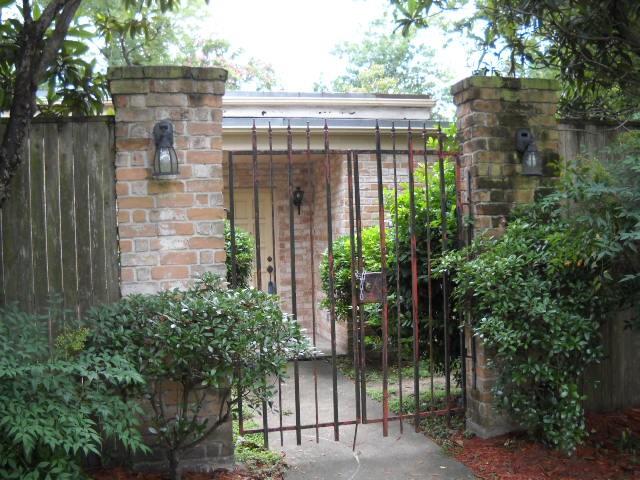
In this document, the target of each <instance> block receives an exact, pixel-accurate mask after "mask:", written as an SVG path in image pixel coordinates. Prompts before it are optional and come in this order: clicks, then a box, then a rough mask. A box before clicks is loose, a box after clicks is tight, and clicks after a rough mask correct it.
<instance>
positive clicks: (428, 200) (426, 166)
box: [423, 137, 435, 409]
mask: <svg viewBox="0 0 640 480" xmlns="http://www.w3.org/2000/svg"><path fill="white" fill-rule="evenodd" d="M426 146H427V138H426V137H425V138H424V151H425V152H426ZM423 160H424V196H425V207H426V208H425V210H426V213H427V218H426V222H427V317H428V318H427V321H428V323H429V327H428V328H429V393H430V395H431V396H430V403H431V408H432V409H435V389H434V384H433V375H434V372H433V370H434V365H433V362H434V355H433V283H432V281H431V196H430V195H431V194H430V191H429V161H428V159H427V155H426V153H423Z"/></svg>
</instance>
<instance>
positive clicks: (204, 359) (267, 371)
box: [90, 275, 307, 479]
mask: <svg viewBox="0 0 640 480" xmlns="http://www.w3.org/2000/svg"><path fill="white" fill-rule="evenodd" d="M90 319H91V320H92V321H93V322H94V323H95V324H96V330H97V333H96V335H95V336H94V337H93V343H94V346H95V348H96V349H98V350H99V351H103V352H121V353H122V354H124V355H125V356H127V357H128V358H130V359H131V361H133V362H135V363H136V365H137V366H138V369H139V370H140V372H141V373H142V375H143V376H144V378H145V379H146V385H145V387H144V388H143V389H142V390H138V392H137V393H138V394H139V395H140V398H144V399H145V401H146V403H147V405H148V406H149V409H150V411H151V412H152V414H151V418H149V419H148V422H149V428H148V430H149V432H150V433H151V434H152V435H153V436H154V437H155V438H156V442H155V444H156V446H160V447H162V448H163V449H164V450H165V452H166V455H167V460H168V462H169V468H170V473H171V478H172V479H178V478H180V474H179V462H180V458H181V455H182V453H183V452H184V451H185V450H187V449H189V448H192V447H194V446H196V445H198V444H199V443H200V442H202V441H203V440H205V439H206V438H207V437H209V436H210V435H211V434H213V433H214V432H215V431H216V430H217V429H218V428H219V427H220V426H221V425H223V424H225V423H226V422H227V421H229V420H230V419H231V413H232V410H233V408H234V407H235V406H236V405H237V403H238V400H239V399H240V398H246V399H247V400H248V401H249V402H256V401H260V400H263V399H268V398H269V397H270V396H271V395H272V394H273V393H274V390H273V386H272V385H271V384H270V383H269V381H268V378H269V377H270V376H275V375H279V374H283V373H284V371H285V367H286V363H287V360H289V359H290V358H293V357H296V356H297V355H299V354H301V353H302V352H303V351H304V350H305V349H306V345H307V343H306V341H305V340H304V339H303V336H302V334H301V331H300V328H299V326H298V324H297V323H296V322H295V321H293V320H292V319H291V318H290V317H289V316H288V315H286V314H284V313H282V311H281V310H280V307H279V306H278V302H277V298H276V297H273V296H270V295H267V294H265V293H263V292H260V291H257V290H254V289H240V290H232V289H226V288H224V287H223V286H222V285H221V283H220V282H219V281H218V280H217V279H215V278H214V277H212V276H210V275H206V276H205V277H203V279H202V281H200V282H198V284H197V285H196V286H194V287H193V288H191V289H189V290H187V291H179V290H174V291H170V292H163V293H159V294H157V295H146V296H131V297H128V298H126V299H123V300H122V301H120V302H119V303H118V304H115V305H113V306H110V307H103V308H101V309H97V310H94V311H93V312H92V313H91V314H90ZM176 386H177V393H178V398H179V401H178V402H177V405H170V404H168V403H167V402H168V397H169V396H170V395H172V394H173V393H174V391H175V387H176ZM216 401H217V402H218V411H217V414H216V416H215V418H212V417H211V416H210V415H209V416H205V415H203V413H204V412H205V408H207V407H206V405H207V404H211V402H216Z"/></svg>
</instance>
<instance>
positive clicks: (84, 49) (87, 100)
mask: <svg viewBox="0 0 640 480" xmlns="http://www.w3.org/2000/svg"><path fill="white" fill-rule="evenodd" d="M9 3H10V4H12V3H14V2H9ZM6 7H9V5H7V6H5V5H1V6H0V16H5V17H6V18H3V21H2V23H1V24H0V111H8V110H9V108H10V106H11V102H12V99H13V92H14V84H15V76H16V67H17V65H18V64H19V60H20V59H21V58H22V55H23V51H24V46H23V45H22V43H23V42H24V38H23V29H24V19H23V18H21V16H20V15H11V16H7V13H6V12H5V11H4V8H6ZM11 11H12V12H18V13H19V12H20V10H19V9H12V10H11ZM91 36H92V34H91V33H90V32H89V31H88V30H87V26H86V25H84V24H81V23H80V22H75V23H74V24H73V25H72V26H71V27H70V28H69V31H68V34H67V36H66V38H65V40H64V42H63V43H62V47H61V49H60V51H59V52H58V54H57V56H56V58H55V59H54V61H53V62H52V63H51V65H48V66H47V68H46V69H45V70H44V74H43V78H41V79H37V83H38V84H39V85H40V88H41V89H42V91H44V92H46V94H45V95H42V96H40V98H39V99H38V103H39V104H40V105H39V108H40V112H41V113H43V114H47V115H52V114H53V115H59V114H74V115H89V114H93V113H100V112H102V105H103V103H104V101H105V99H106V93H107V91H106V81H105V79H104V76H103V75H102V74H100V73H98V72H97V71H96V61H95V59H94V60H87V59H86V56H87V53H88V50H89V47H88V46H87V39H88V38H90V37H91Z"/></svg>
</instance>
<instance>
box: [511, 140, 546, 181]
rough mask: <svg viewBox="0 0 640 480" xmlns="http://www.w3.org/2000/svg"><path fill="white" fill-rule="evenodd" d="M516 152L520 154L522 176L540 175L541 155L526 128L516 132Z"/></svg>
mask: <svg viewBox="0 0 640 480" xmlns="http://www.w3.org/2000/svg"><path fill="white" fill-rule="evenodd" d="M516 150H518V152H520V153H521V154H522V175H542V155H540V152H539V151H538V147H537V145H536V142H535V138H534V137H533V134H532V133H531V130H529V129H528V128H521V129H519V130H518V131H517V133H516Z"/></svg>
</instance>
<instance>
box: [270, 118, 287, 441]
mask: <svg viewBox="0 0 640 480" xmlns="http://www.w3.org/2000/svg"><path fill="white" fill-rule="evenodd" d="M267 125H268V130H267V132H268V138H269V152H270V153H269V191H270V196H271V259H272V261H273V266H272V267H271V268H272V269H273V270H272V271H271V273H272V274H273V283H272V281H271V274H270V275H269V287H271V286H272V285H273V291H271V288H268V289H267V290H268V291H269V293H273V294H275V293H277V291H278V277H277V270H278V266H277V262H276V230H275V207H274V193H273V189H274V185H273V131H272V129H271V122H268V124H267ZM267 260H268V259H267ZM278 425H280V428H282V375H280V374H278ZM280 446H284V433H283V432H282V430H280Z"/></svg>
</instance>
